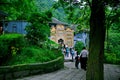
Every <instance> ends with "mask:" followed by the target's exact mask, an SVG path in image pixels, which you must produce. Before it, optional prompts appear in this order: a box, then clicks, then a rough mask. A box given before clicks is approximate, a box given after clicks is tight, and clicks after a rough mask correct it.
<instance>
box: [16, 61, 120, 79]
mask: <svg viewBox="0 0 120 80" xmlns="http://www.w3.org/2000/svg"><path fill="white" fill-rule="evenodd" d="M64 65H65V67H64V69H61V70H58V71H55V72H52V73H47V74H42V75H34V76H29V77H24V78H21V79H16V80H85V79H86V71H84V70H82V69H80V68H79V69H76V68H75V66H74V62H65V63H64ZM104 80H120V65H111V64H105V65H104Z"/></svg>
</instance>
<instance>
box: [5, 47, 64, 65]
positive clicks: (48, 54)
mask: <svg viewBox="0 0 120 80" xmlns="http://www.w3.org/2000/svg"><path fill="white" fill-rule="evenodd" d="M59 56H62V53H61V52H57V53H56V50H51V51H50V50H48V49H43V48H38V47H35V46H31V47H25V48H23V49H22V51H21V54H18V55H15V56H13V57H12V58H11V59H10V60H9V61H8V62H6V63H5V64H3V65H17V64H29V63H43V62H48V61H51V60H54V59H56V58H58V57H59Z"/></svg>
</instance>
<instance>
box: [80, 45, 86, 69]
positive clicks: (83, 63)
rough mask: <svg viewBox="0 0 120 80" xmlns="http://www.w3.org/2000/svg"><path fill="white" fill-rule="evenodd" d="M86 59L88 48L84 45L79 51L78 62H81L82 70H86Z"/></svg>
mask: <svg viewBox="0 0 120 80" xmlns="http://www.w3.org/2000/svg"><path fill="white" fill-rule="evenodd" d="M87 59H88V50H87V49H86V48H85V47H83V49H82V51H81V52H80V63H81V68H82V69H84V70H86V66H87Z"/></svg>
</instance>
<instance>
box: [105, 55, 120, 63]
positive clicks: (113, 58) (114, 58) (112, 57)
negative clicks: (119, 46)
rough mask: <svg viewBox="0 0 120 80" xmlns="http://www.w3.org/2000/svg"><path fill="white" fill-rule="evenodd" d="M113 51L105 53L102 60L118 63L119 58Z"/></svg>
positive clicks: (119, 61)
mask: <svg viewBox="0 0 120 80" xmlns="http://www.w3.org/2000/svg"><path fill="white" fill-rule="evenodd" d="M118 57H119V56H117V54H115V53H105V55H104V62H105V63H109V64H120V58H118Z"/></svg>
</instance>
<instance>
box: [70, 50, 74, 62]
mask: <svg viewBox="0 0 120 80" xmlns="http://www.w3.org/2000/svg"><path fill="white" fill-rule="evenodd" d="M70 54H71V56H72V61H74V59H73V57H74V54H75V51H74V49H73V48H70Z"/></svg>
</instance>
